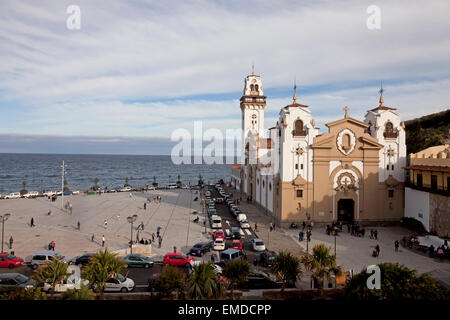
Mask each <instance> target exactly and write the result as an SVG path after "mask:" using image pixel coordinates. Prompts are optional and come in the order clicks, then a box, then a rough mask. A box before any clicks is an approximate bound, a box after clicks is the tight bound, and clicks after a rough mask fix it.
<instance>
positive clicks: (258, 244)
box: [250, 239, 266, 252]
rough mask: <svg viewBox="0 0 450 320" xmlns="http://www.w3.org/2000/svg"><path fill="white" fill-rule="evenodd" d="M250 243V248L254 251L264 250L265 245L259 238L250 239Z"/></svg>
mask: <svg viewBox="0 0 450 320" xmlns="http://www.w3.org/2000/svg"><path fill="white" fill-rule="evenodd" d="M250 244H251V246H252V249H253V250H254V251H256V252H260V251H264V250H266V246H265V244H264V241H262V240H261V239H251V240H250Z"/></svg>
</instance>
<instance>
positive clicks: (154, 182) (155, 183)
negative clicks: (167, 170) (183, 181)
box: [152, 176, 158, 188]
mask: <svg viewBox="0 0 450 320" xmlns="http://www.w3.org/2000/svg"><path fill="white" fill-rule="evenodd" d="M152 185H153V186H154V187H155V188H156V187H157V186H158V182H156V176H153V183H152Z"/></svg>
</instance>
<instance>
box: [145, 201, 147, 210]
mask: <svg viewBox="0 0 450 320" xmlns="http://www.w3.org/2000/svg"><path fill="white" fill-rule="evenodd" d="M144 210H147V203H145V202H144Z"/></svg>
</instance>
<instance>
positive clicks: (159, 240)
mask: <svg viewBox="0 0 450 320" xmlns="http://www.w3.org/2000/svg"><path fill="white" fill-rule="evenodd" d="M161 243H162V238H161V237H159V238H158V248H161Z"/></svg>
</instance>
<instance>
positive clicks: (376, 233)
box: [373, 229, 378, 240]
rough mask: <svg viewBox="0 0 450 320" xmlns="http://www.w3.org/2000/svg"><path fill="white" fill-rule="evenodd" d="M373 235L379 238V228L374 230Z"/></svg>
mask: <svg viewBox="0 0 450 320" xmlns="http://www.w3.org/2000/svg"><path fill="white" fill-rule="evenodd" d="M373 236H374V237H375V240H378V231H377V229H375V230H374V231H373Z"/></svg>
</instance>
